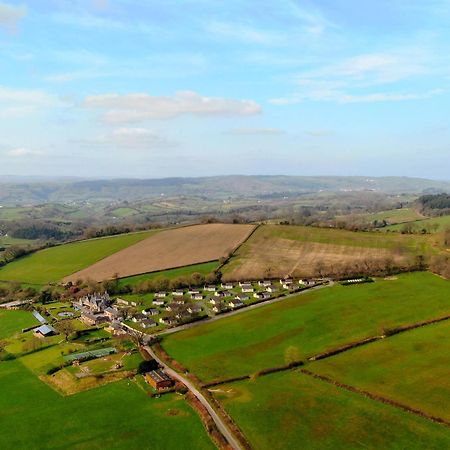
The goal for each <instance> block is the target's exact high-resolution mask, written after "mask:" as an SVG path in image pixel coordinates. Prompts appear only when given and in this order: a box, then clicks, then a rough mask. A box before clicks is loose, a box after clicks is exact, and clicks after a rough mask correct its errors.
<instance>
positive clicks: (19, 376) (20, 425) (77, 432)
mask: <svg viewBox="0 0 450 450" xmlns="http://www.w3.org/2000/svg"><path fill="white" fill-rule="evenodd" d="M0 383H1V385H2V386H4V387H5V386H8V389H3V390H2V395H1V396H0V411H2V413H0V417H1V420H0V447H1V448H5V449H6V448H15V449H30V448H43V447H45V448H69V447H70V448H79V449H93V448H114V449H122V448H123V449H126V448H149V447H152V448H168V449H172V448H173V449H180V448H186V449H188V448H199V449H213V448H214V446H213V445H212V444H211V443H210V441H209V438H208V436H207V435H206V433H205V431H204V429H203V426H202V424H201V422H200V420H199V419H198V417H197V416H196V413H195V412H194V411H193V410H191V409H190V407H189V406H188V405H187V404H186V403H185V401H184V400H183V399H182V398H180V397H177V396H176V395H173V394H172V395H166V396H164V397H162V398H159V399H151V398H149V397H148V396H147V395H145V392H144V391H143V390H142V389H141V388H140V387H139V386H138V385H137V384H136V383H135V382H133V381H127V380H123V381H119V382H117V383H112V384H108V385H106V386H103V387H99V388H97V389H94V390H90V391H88V392H82V393H80V394H76V395H73V396H70V397H62V396H61V395H59V394H58V393H56V392H55V391H53V390H52V389H51V388H49V387H48V386H47V385H45V384H44V383H42V382H41V381H40V380H39V379H38V378H37V377H36V376H35V375H34V374H33V373H32V372H30V371H29V370H27V369H26V368H25V367H24V366H23V365H22V364H21V363H20V360H15V361H7V362H1V363H0ZM124 405H126V407H124Z"/></svg>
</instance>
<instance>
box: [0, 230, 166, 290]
mask: <svg viewBox="0 0 450 450" xmlns="http://www.w3.org/2000/svg"><path fill="white" fill-rule="evenodd" d="M158 231H159V230H151V231H145V232H140V233H129V234H122V235H119V236H112V237H105V238H98V239H89V240H85V241H79V242H74V243H70V244H64V245H59V246H56V247H52V248H47V249H44V250H40V251H38V252H36V253H32V254H30V255H27V256H25V257H23V258H20V259H18V260H16V261H13V262H11V263H9V264H7V265H6V266H5V267H3V268H1V269H0V280H2V281H19V282H25V283H35V284H46V283H50V282H55V281H59V280H61V279H62V278H63V277H65V276H67V275H70V274H72V273H74V272H77V271H78V270H81V269H83V268H85V267H88V266H90V265H91V264H93V263H95V262H96V261H99V260H100V259H103V258H105V257H106V256H109V255H112V254H113V253H116V252H118V251H119V250H122V249H124V248H126V247H129V246H130V245H132V244H135V243H137V242H139V241H142V240H143V239H146V238H147V237H149V236H151V235H153V234H155V233H157V232H158Z"/></svg>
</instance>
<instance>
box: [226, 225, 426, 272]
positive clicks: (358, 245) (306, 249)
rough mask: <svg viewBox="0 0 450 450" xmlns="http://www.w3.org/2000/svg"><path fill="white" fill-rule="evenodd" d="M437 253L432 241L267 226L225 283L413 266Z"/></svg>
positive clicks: (231, 265)
mask: <svg viewBox="0 0 450 450" xmlns="http://www.w3.org/2000/svg"><path fill="white" fill-rule="evenodd" d="M431 252H433V241H432V239H431V238H430V236H406V235H400V234H392V235H386V234H384V233H378V232H364V233H362V232H352V231H346V230H338V229H330V228H314V227H302V226H289V225H263V226H260V227H259V228H258V229H257V230H256V231H255V233H253V234H252V236H251V237H250V238H249V239H248V240H247V241H246V242H245V243H244V244H243V245H242V246H241V247H240V248H239V249H238V251H237V252H236V253H235V255H233V257H232V258H231V259H230V261H229V262H228V264H226V265H225V266H224V267H223V273H224V279H230V280H236V279H237V280H239V279H249V278H250V279H252V278H253V279H258V278H264V277H283V276H287V275H290V276H296V277H303V276H317V272H318V270H317V266H318V265H321V266H322V267H323V270H324V271H325V272H327V271H334V270H335V269H336V268H337V267H339V266H345V265H348V264H355V263H364V262H365V261H370V262H371V263H372V264H373V263H377V262H378V263H382V262H383V261H385V260H386V259H388V258H389V259H390V260H392V262H393V263H395V264H398V265H407V264H408V263H409V262H411V261H412V260H413V258H414V256H415V255H417V254H425V255H426V254H430V253H431Z"/></svg>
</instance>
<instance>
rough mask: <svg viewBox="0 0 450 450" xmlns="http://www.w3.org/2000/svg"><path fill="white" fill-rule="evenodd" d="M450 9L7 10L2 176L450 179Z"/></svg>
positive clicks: (189, 4) (37, 5)
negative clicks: (387, 176) (228, 176)
mask: <svg viewBox="0 0 450 450" xmlns="http://www.w3.org/2000/svg"><path fill="white" fill-rule="evenodd" d="M449 23H450V0H427V1H424V0H376V1H375V0H373V1H372V0H364V1H361V0H320V1H312V0H310V1H307V0H264V1H263V2H262V1H260V0H239V1H237V0H227V1H225V2H223V1H215V0H28V1H27V0H23V1H20V0H19V1H13V0H7V1H6V2H5V1H2V0H0V174H15V175H75V176H93V177H95V176H102V177H104V176H111V177H163V176H199V175H219V174H288V175H406V176H422V177H430V178H446V179H450V145H449V144H450V27H449Z"/></svg>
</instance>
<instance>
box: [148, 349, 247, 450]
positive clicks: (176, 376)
mask: <svg viewBox="0 0 450 450" xmlns="http://www.w3.org/2000/svg"><path fill="white" fill-rule="evenodd" d="M143 348H144V350H145V351H146V352H148V354H149V355H150V356H152V358H154V359H155V360H156V361H157V362H158V364H159V365H160V366H161V367H163V368H164V371H165V372H166V373H167V374H168V375H170V376H171V377H172V378H174V379H176V380H178V381H181V383H183V384H184V385H185V386H186V387H187V388H188V389H189V390H190V391H191V392H192V393H193V394H194V395H195V397H197V399H198V400H199V401H200V403H201V404H202V405H203V406H204V407H205V408H206V409H207V410H208V413H209V415H210V416H211V418H212V419H213V421H214V423H215V424H216V426H217V428H218V429H219V431H220V432H221V433H222V434H223V436H224V437H225V439H226V440H227V441H228V443H229V444H230V445H231V447H233V449H234V450H241V449H242V447H241V445H240V444H239V442H238V441H237V440H236V439H235V437H234V436H233V434H232V433H231V431H230V430H229V429H228V427H227V426H226V425H225V423H224V422H223V421H222V419H221V418H220V417H219V415H218V414H217V413H216V411H215V410H214V409H213V407H212V406H211V405H210V404H209V402H208V400H207V399H206V397H205V396H204V395H203V394H202V393H201V392H200V391H199V390H198V389H197V388H196V387H195V386H194V385H193V384H192V383H191V382H190V381H189V380H188V379H186V378H185V377H183V376H182V375H181V374H179V373H178V372H175V370H173V369H171V368H170V367H169V366H168V365H167V364H165V363H164V361H162V360H161V359H160V358H159V357H158V356H157V355H156V353H155V352H154V351H153V349H152V348H151V347H149V346H148V345H144V346H143Z"/></svg>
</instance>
